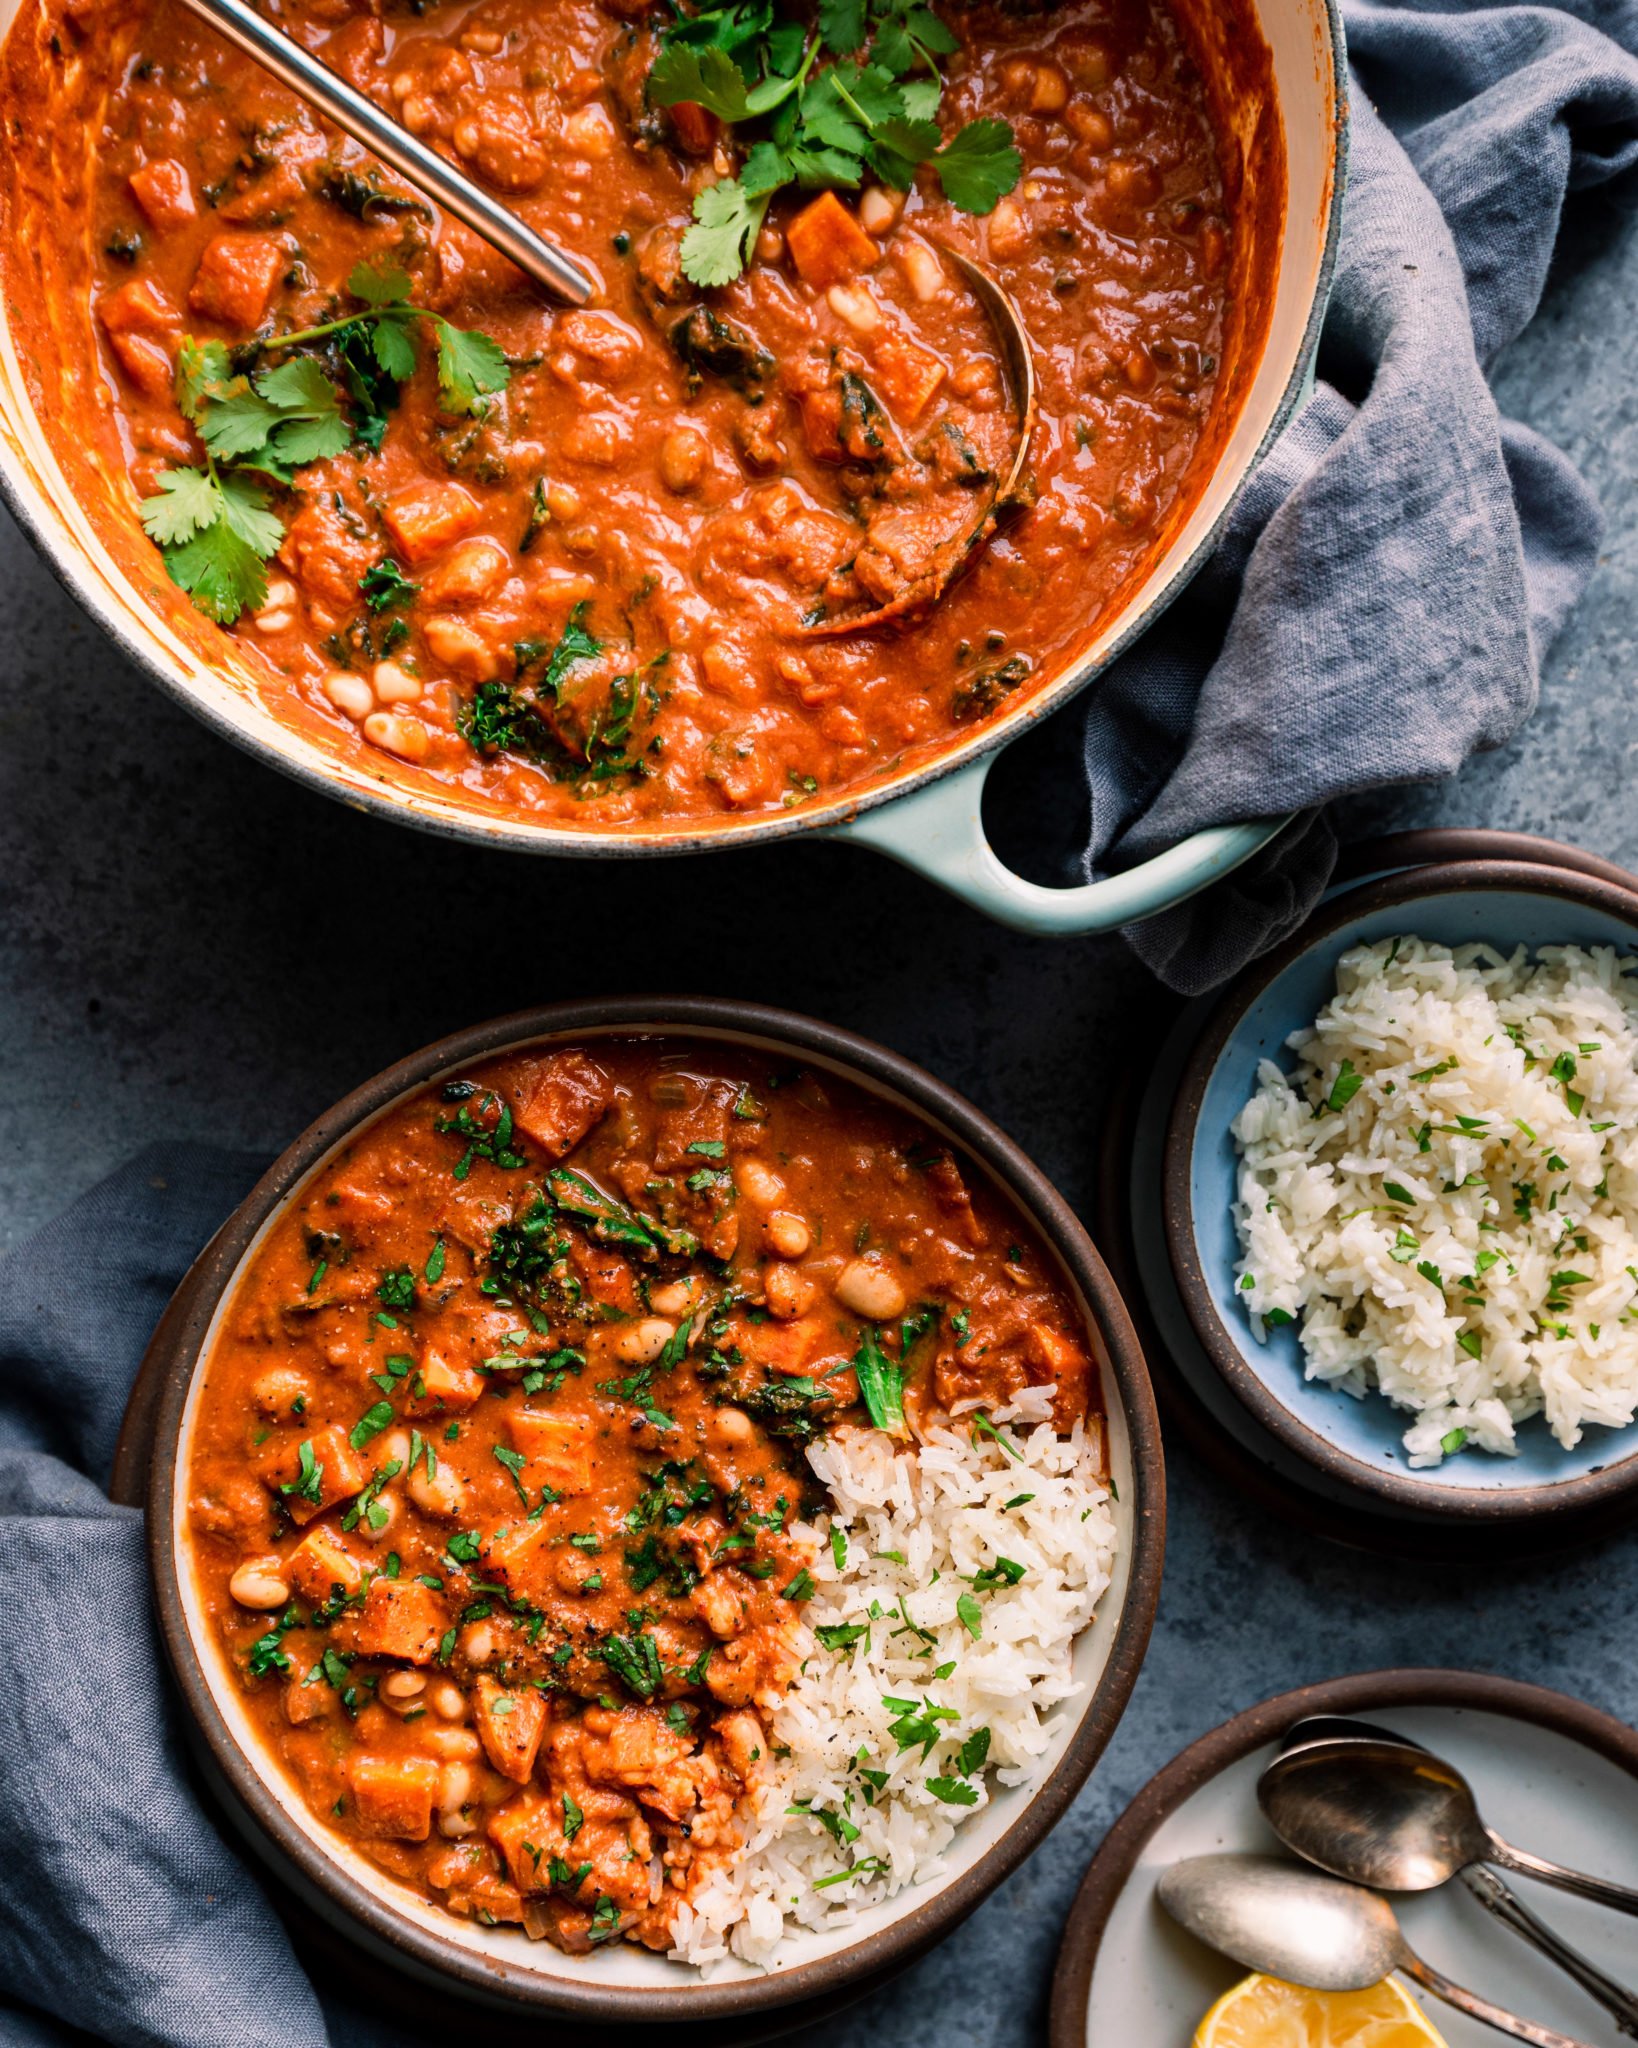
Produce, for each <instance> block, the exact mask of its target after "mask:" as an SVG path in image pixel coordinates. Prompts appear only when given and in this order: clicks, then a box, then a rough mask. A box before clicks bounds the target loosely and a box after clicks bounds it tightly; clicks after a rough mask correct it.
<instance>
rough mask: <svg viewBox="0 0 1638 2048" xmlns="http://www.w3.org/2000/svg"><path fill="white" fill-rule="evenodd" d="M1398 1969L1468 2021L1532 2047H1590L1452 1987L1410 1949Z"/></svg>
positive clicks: (1402, 1957)
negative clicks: (1490, 2028)
mask: <svg viewBox="0 0 1638 2048" xmlns="http://www.w3.org/2000/svg"><path fill="white" fill-rule="evenodd" d="M1399 1968H1400V1969H1401V1970H1403V1971H1404V1973H1405V1975H1406V1976H1407V1977H1412V1978H1414V1979H1415V1981H1416V1982H1417V1983H1418V1984H1420V1985H1421V1987H1422V1989H1423V1990H1424V1991H1431V1992H1432V1993H1433V1995H1434V1997H1435V1998H1442V1999H1443V2000H1444V2002H1445V2003H1446V2005H1453V2006H1454V2007H1455V2008H1456V2010H1457V2011H1458V2012H1465V2013H1466V2014H1467V2016H1468V2018H1469V2019H1474V2020H1482V2021H1483V2022H1484V2024H1485V2025H1486V2026H1487V2027H1494V2028H1495V2029H1496V2031H1497V2033H1498V2034H1511V2035H1512V2037H1513V2039H1514V2040H1515V2041H1528V2042H1529V2043H1530V2048H1587V2043H1586V2042H1585V2041H1576V2040H1573V2039H1572V2038H1571V2037H1570V2035H1568V2034H1559V2033H1555V2032H1554V2030H1553V2029H1552V2028H1551V2027H1542V2026H1538V2025H1537V2024H1536V2022H1535V2021H1534V2020H1521V2019H1520V2018H1519V2016H1518V2015H1517V2013H1511V2012H1508V2011H1507V2010H1506V2008H1505V2007H1503V2006H1499V2005H1492V2004H1491V2003H1490V2001H1489V1999H1488V1998H1480V1997H1479V1995H1478V1994H1477V1992H1473V1991H1464V1990H1463V1989H1462V1987H1461V1985H1460V1984H1453V1983H1452V1982H1451V1981H1450V1979H1449V1978H1448V1977H1447V1976H1445V1974H1444V1973H1443V1971H1441V1970H1436V1969H1435V1968H1434V1967H1433V1965H1432V1964H1431V1963H1424V1962H1423V1960H1422V1958H1421V1957H1420V1956H1415V1955H1412V1954H1410V1953H1409V1951H1408V1950H1407V1951H1406V1952H1405V1953H1404V1954H1403V1955H1402V1956H1401V1957H1400V1959H1399Z"/></svg>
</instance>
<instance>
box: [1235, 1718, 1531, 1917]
mask: <svg viewBox="0 0 1638 2048" xmlns="http://www.w3.org/2000/svg"><path fill="white" fill-rule="evenodd" d="M1257 1802H1258V1804H1259V1805H1260V1806H1261V1807H1262V1809H1263V1812H1264V1813H1265V1814H1266V1815H1267V1817H1268V1821H1269V1824H1270V1826H1271V1827H1272V1828H1273V1830H1274V1832H1275V1833H1276V1834H1277V1835H1278V1836H1279V1838H1280V1840H1281V1841H1282V1842H1284V1843H1285V1844H1286V1845H1287V1846H1288V1847H1289V1848H1292V1849H1295V1850H1296V1852H1297V1854H1298V1855H1299V1856H1301V1857H1303V1858H1304V1859H1305V1860H1306V1861H1307V1862H1309V1863H1312V1864H1314V1865H1316V1866H1317V1867H1318V1868H1319V1869H1321V1870H1325V1871H1329V1872H1330V1873H1331V1874H1332V1876H1334V1877H1343V1878H1347V1879H1349V1880H1350V1881H1351V1882H1353V1883H1355V1884H1366V1885H1374V1886H1376V1887H1378V1888H1379V1889H1381V1890H1383V1891H1390V1892H1425V1891H1432V1890H1433V1888H1434V1887H1435V1886H1436V1885H1441V1884H1446V1883H1448V1882H1449V1881H1450V1879H1451V1878H1453V1877H1454V1876H1455V1875H1456V1873H1457V1872H1458V1871H1460V1870H1464V1869H1466V1867H1467V1866H1468V1864H1470V1863H1477V1862H1483V1861H1484V1860H1486V1859H1487V1858H1488V1857H1489V1856H1490V1855H1491V1854H1492V1846H1491V1840H1490V1835H1489V1831H1488V1830H1487V1829H1486V1827H1485V1825H1484V1822H1483V1821H1482V1820H1480V1818H1479V1809H1478V1805H1477V1803H1476V1801H1475V1800H1474V1797H1473V1792H1472V1789H1471V1788H1470V1786H1469V1785H1468V1782H1467V1780H1466V1779H1465V1778H1464V1777H1463V1776H1462V1774H1461V1773H1460V1771H1458V1770H1456V1769H1454V1768H1453V1767H1452V1766H1451V1765H1450V1764H1447V1763H1444V1762H1442V1761H1441V1760H1440V1759H1439V1758H1438V1757H1436V1756H1433V1755H1431V1754H1430V1753H1429V1752H1428V1751H1427V1750H1425V1749H1421V1748H1419V1747H1418V1746H1417V1745H1415V1744H1413V1743H1409V1742H1399V1741H1397V1740H1395V1739H1394V1738H1392V1737H1390V1736H1386V1735H1383V1736H1377V1735H1372V1736H1369V1737H1364V1738H1360V1737H1349V1736H1343V1737H1340V1738H1336V1737H1334V1738H1332V1739H1330V1740H1323V1739H1322V1740H1316V1741H1308V1742H1304V1743H1303V1744H1301V1745H1300V1746H1299V1747H1296V1748H1292V1749H1289V1750H1287V1751H1285V1753H1284V1754H1283V1755H1281V1756H1278V1757H1276V1758H1275V1759H1274V1761H1273V1762H1272V1763H1271V1764H1270V1765H1269V1767H1268V1769H1267V1770H1266V1771H1265V1772H1264V1773H1263V1775H1262V1777H1261V1779H1260V1780H1259V1781H1258V1785H1257Z"/></svg>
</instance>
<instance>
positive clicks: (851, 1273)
mask: <svg viewBox="0 0 1638 2048" xmlns="http://www.w3.org/2000/svg"><path fill="white" fill-rule="evenodd" d="M835 1291H836V1299H837V1300H838V1301H839V1302H840V1303H841V1304H842V1306H843V1308H850V1309H852V1311H853V1313H854V1314H855V1315H856V1316H864V1317H866V1318H867V1319H868V1320H869V1321H871V1322H873V1323H885V1322H889V1321H891V1319H892V1318H893V1317H894V1316H898V1315H903V1313H904V1299H905V1297H904V1289H903V1288H902V1287H901V1286H900V1285H899V1283H898V1282H897V1281H896V1280H895V1279H894V1278H893V1276H892V1274H891V1273H884V1272H883V1271H882V1269H881V1267H880V1266H878V1265H875V1264H873V1263H872V1261H870V1260H869V1259H849V1260H848V1262H847V1264H846V1265H845V1266H844V1267H843V1268H842V1270H841V1272H840V1273H838V1274H837V1276H836V1290H835Z"/></svg>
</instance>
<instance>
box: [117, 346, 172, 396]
mask: <svg viewBox="0 0 1638 2048" xmlns="http://www.w3.org/2000/svg"><path fill="white" fill-rule="evenodd" d="M108 346H109V347H110V348H111V349H112V350H113V351H114V354H115V356H116V357H117V358H118V359H119V366H120V368H121V369H122V370H123V371H124V372H125V374H126V376H127V377H129V378H130V380H131V382H132V383H133V384H134V385H135V386H136V388H137V389H138V390H139V391H140V392H141V393H142V395H143V397H144V398H168V397H169V396H170V394H171V391H172V389H173V387H174V385H175V383H176V367H175V364H174V363H173V362H172V360H171V352H170V350H169V348H168V347H167V346H166V345H165V343H164V342H162V341H156V340H155V339H154V338H153V336H152V335H151V334H111V335H109V337H108Z"/></svg>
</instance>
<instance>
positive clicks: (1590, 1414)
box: [1164, 859, 1638, 1521]
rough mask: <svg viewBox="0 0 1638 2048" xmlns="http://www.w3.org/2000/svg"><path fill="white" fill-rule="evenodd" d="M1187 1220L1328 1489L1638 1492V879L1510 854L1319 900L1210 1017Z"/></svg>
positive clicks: (1535, 1499) (1178, 1156) (1574, 1498)
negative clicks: (1332, 1484)
mask: <svg viewBox="0 0 1638 2048" xmlns="http://www.w3.org/2000/svg"><path fill="white" fill-rule="evenodd" d="M1164 1210H1165V1228H1166V1237H1167V1248H1168V1252H1169V1255H1170V1260H1171V1265H1172V1270H1173V1274H1174V1277H1175V1279H1176V1281H1177V1285H1178V1289H1179V1292H1180V1294H1181V1297H1182V1300H1183V1304H1184V1306H1185V1308H1186V1310H1187V1312H1188V1316H1189V1320H1190V1322H1191V1324H1192V1326H1193V1329H1194V1331H1195V1334H1196V1335H1197V1336H1198V1337H1199V1339H1200V1342H1201V1344H1202V1346H1203V1348H1204V1350H1205V1352H1206V1354H1207V1357H1208V1358H1209V1359H1210V1361H1211V1363H1212V1365H1213V1366H1214V1367H1215V1368H1216V1370H1217V1372H1218V1373H1219V1374H1220V1375H1221V1376H1222V1378H1223V1380H1224V1381H1225V1382H1226V1384H1227V1385H1228V1387H1229V1388H1230V1389H1231V1390H1232V1392H1233V1393H1234V1394H1235V1395H1236V1396H1237V1397H1238V1399H1239V1400H1240V1401H1241V1402H1242V1403H1243V1404H1244V1405H1245V1407H1246V1408H1247V1409H1248V1410H1249V1411H1250V1412H1251V1413H1252V1415H1253V1416H1255V1417H1256V1419H1257V1420H1258V1421H1259V1422H1260V1423H1261V1424H1262V1425H1263V1426H1264V1427H1265V1428H1266V1429H1267V1430H1269V1431H1270V1432H1271V1434H1272V1435H1273V1436H1275V1437H1276V1438H1278V1439H1279V1440H1280V1441H1281V1443H1283V1444H1284V1445H1285V1446H1287V1447H1288V1448H1289V1449H1291V1450H1293V1451H1295V1452H1296V1453H1297V1454H1298V1455H1299V1456H1301V1457H1302V1458H1303V1459H1305V1460H1306V1461H1307V1462H1309V1463H1310V1464H1311V1465H1313V1466H1314V1467H1316V1468H1318V1469H1319V1470H1320V1471H1322V1472H1324V1473H1325V1474H1326V1475H1328V1476H1329V1477H1330V1478H1331V1479H1332V1480H1334V1481H1338V1482H1341V1483H1343V1484H1345V1485H1348V1486H1350V1487H1357V1488H1360V1489H1362V1490H1364V1491H1365V1492H1367V1493H1369V1494H1371V1495H1374V1496H1376V1497H1377V1498H1378V1499H1379V1500H1385V1501H1387V1502H1390V1503H1394V1504H1397V1505H1398V1506H1399V1507H1401V1508H1404V1509H1409V1510H1413V1511H1415V1512H1417V1513H1419V1514H1423V1515H1426V1514H1430V1513H1431V1514H1435V1515H1441V1516H1443V1515H1448V1516H1453V1517H1464V1518H1467V1519H1469V1520H1474V1519H1477V1520H1483V1519H1485V1518H1490V1519H1501V1518H1506V1519H1508V1520H1516V1519H1517V1518H1520V1517H1539V1518H1542V1519H1543V1520H1544V1521H1548V1520H1550V1519H1551V1518H1553V1517H1557V1516H1564V1515H1570V1514H1580V1513H1581V1512H1582V1511H1586V1510H1592V1509H1598V1510H1600V1511H1601V1512H1602V1513H1608V1512H1610V1511H1611V1510H1612V1506H1613V1504H1615V1503H1616V1502H1617V1501H1618V1499H1619V1497H1622V1496H1626V1495H1631V1496H1633V1498H1634V1500H1638V1426H1635V1417H1638V890H1635V889H1629V888H1626V887H1624V886H1622V885H1620V884H1618V883H1616V882H1614V881H1612V880H1610V879H1606V878H1603V877H1600V876H1595V875H1591V874H1582V873H1575V872H1571V871H1570V870H1569V869H1567V868H1558V867H1551V866H1540V865H1536V864H1534V863H1527V862H1525V861H1512V860H1500V859H1486V860H1471V861H1449V862H1443V863H1439V864H1436V865H1433V866H1427V867H1422V868H1415V869H1410V870H1407V871H1405V872H1401V873H1397V874H1390V875H1386V876H1379V877H1377V878H1374V879H1371V880H1367V881H1365V882H1363V883H1361V884H1359V885H1358V886H1356V887H1354V888H1351V889H1349V890H1347V891H1346V892H1345V893H1343V894H1341V895H1339V896H1337V897H1335V898H1333V899H1332V900H1330V901H1329V902H1327V903H1326V904H1324V905H1323V906H1322V907H1321V908H1320V909H1319V910H1318V911H1317V912H1316V913H1315V915H1314V916H1313V917H1312V918H1311V919H1310V920H1309V922H1308V923H1307V925H1305V926H1304V927H1303V928H1302V929H1301V930H1300V931H1299V932H1298V933H1296V934H1295V935H1294V936H1293V938H1291V939H1290V940H1288V941H1287V942H1286V943H1285V944H1284V945H1283V946H1281V947H1280V948H1278V949H1277V950H1276V951H1275V952H1273V953H1272V954H1270V955H1269V956H1268V957H1267V958H1266V959H1265V960H1261V961H1258V962H1257V963H1256V964H1255V965H1254V966H1253V967H1252V968H1251V969H1250V970H1249V971H1248V972H1247V974H1246V975H1244V976H1243V977H1242V978H1241V980H1240V981H1239V982H1237V983H1236V984H1235V985H1234V986H1233V987H1232V988H1231V989H1230V990H1229V991H1228V992H1227V993H1226V994H1225V996H1224V997H1223V998H1222V1000H1221V1002H1220V1003H1219V1005H1218V1007H1217V1008H1216V1010H1215V1011H1214V1012H1213V1013H1212V1014H1211V1015H1210V1017H1209V1018H1208V1019H1207V1021H1206V1023H1205V1026H1204V1029H1203V1031H1202V1033H1201V1036H1200V1038H1199V1040H1198V1041H1197V1043H1196V1045H1195V1047H1194V1050H1193V1052H1192V1053H1191V1055H1190V1057H1189V1060H1188V1062H1187V1065H1186V1068H1185V1072H1184V1075H1183V1080H1182V1083H1181V1086H1180V1088H1179V1092H1178V1095H1177V1098H1176V1101H1175V1103H1174V1106H1173V1110H1172V1114H1171V1118H1170V1123H1169V1127H1168V1131H1167V1139H1166V1152H1165V1172H1164Z"/></svg>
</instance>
